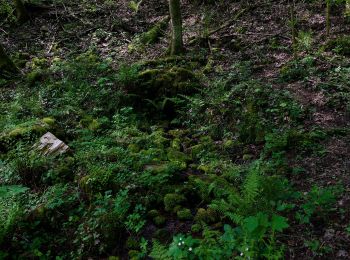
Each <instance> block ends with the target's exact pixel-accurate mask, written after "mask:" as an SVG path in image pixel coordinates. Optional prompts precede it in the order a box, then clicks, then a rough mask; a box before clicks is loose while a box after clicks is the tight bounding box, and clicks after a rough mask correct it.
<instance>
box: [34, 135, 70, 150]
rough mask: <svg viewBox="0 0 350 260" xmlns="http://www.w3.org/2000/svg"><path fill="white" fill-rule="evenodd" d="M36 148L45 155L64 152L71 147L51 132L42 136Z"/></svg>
mask: <svg viewBox="0 0 350 260" xmlns="http://www.w3.org/2000/svg"><path fill="white" fill-rule="evenodd" d="M34 148H35V149H37V150H39V151H41V152H42V153H43V154H44V155H51V154H55V155H56V154H63V153H65V152H67V151H68V150H69V147H68V146H67V145H66V144H65V143H64V142H63V141H61V140H60V139H58V138H57V137H56V136H54V135H53V134H52V133H50V132H47V133H46V134H44V135H43V136H42V137H40V141H39V143H37V144H35V145H34Z"/></svg>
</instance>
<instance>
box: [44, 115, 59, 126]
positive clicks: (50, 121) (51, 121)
mask: <svg viewBox="0 0 350 260" xmlns="http://www.w3.org/2000/svg"><path fill="white" fill-rule="evenodd" d="M41 121H43V122H44V123H45V124H47V125H49V126H53V125H54V124H55V122H56V120H55V119H54V118H52V117H45V118H43V119H42V120H41Z"/></svg>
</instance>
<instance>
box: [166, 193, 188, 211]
mask: <svg viewBox="0 0 350 260" xmlns="http://www.w3.org/2000/svg"><path fill="white" fill-rule="evenodd" d="M185 201H186V198H185V197H184V196H183V195H179V194H176V193H168V194H166V195H165V196H164V207H165V210H166V211H173V210H174V208H175V207H176V206H178V205H181V204H182V203H184V202H185Z"/></svg>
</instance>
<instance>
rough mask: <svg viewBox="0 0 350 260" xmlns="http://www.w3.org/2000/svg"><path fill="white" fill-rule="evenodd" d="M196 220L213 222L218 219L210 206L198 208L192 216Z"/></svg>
mask: <svg viewBox="0 0 350 260" xmlns="http://www.w3.org/2000/svg"><path fill="white" fill-rule="evenodd" d="M194 219H195V221H196V222H199V223H201V222H204V223H206V224H210V223H215V222H216V221H217V219H218V215H217V212H216V211H215V210H213V209H211V208H208V209H203V208H199V209H198V210H197V213H196V215H195V217H194Z"/></svg>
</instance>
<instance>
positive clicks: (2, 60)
mask: <svg viewBox="0 0 350 260" xmlns="http://www.w3.org/2000/svg"><path fill="white" fill-rule="evenodd" d="M2 71H7V72H13V73H19V70H18V68H17V67H16V65H15V64H14V63H13V62H12V60H11V59H10V57H9V56H7V54H6V52H5V49H4V48H3V47H2V45H1V44H0V73H1V72H2Z"/></svg>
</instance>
